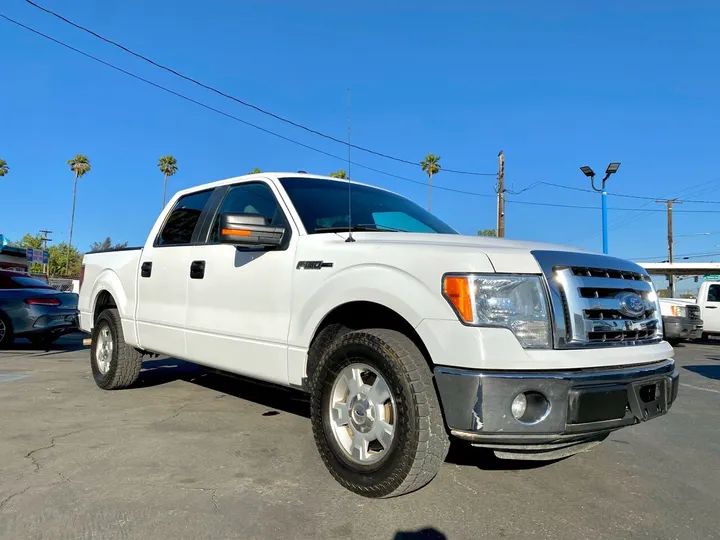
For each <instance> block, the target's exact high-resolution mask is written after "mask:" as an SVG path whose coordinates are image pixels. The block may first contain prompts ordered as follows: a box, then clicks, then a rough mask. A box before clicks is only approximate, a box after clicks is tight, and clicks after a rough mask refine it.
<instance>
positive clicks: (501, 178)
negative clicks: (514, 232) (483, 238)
mask: <svg viewBox="0 0 720 540" xmlns="http://www.w3.org/2000/svg"><path fill="white" fill-rule="evenodd" d="M497 196H498V199H497V237H498V238H505V155H504V154H503V151H502V150H500V153H499V154H498V182H497Z"/></svg>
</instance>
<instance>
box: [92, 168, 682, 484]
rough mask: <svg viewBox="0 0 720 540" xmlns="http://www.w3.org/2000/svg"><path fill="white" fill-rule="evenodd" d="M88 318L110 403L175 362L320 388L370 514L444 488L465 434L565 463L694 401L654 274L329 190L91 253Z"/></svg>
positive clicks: (249, 190)
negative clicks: (399, 498)
mask: <svg viewBox="0 0 720 540" xmlns="http://www.w3.org/2000/svg"><path fill="white" fill-rule="evenodd" d="M349 195H350V196H349ZM349 199H351V200H352V204H351V207H350V204H349ZM350 209H351V212H350V211H349V210H350ZM350 216H352V217H350ZM349 223H352V226H349ZM80 310H81V326H82V328H83V329H84V330H85V331H87V332H90V333H91V334H92V347H91V366H92V372H93V374H94V378H95V382H96V383H97V385H98V386H99V387H100V388H104V389H108V390H109V389H115V388H124V387H128V386H131V385H132V384H133V382H134V381H135V380H136V379H137V377H138V374H139V372H140V369H141V363H142V360H143V356H144V355H146V354H150V353H156V354H165V355H170V356H173V357H176V358H180V359H184V360H187V361H190V362H195V363H197V364H200V365H202V366H206V367H208V368H210V369H215V370H221V371H225V372H230V373H233V374H236V375H240V376H245V377H250V378H254V379H259V380H262V381H266V382H270V383H276V384H278V385H283V386H286V387H294V388H298V389H301V390H304V391H307V392H308V393H309V394H310V409H311V423H312V429H313V433H314V436H315V441H316V444H317V447H318V450H319V453H320V456H321V458H322V460H323V461H324V463H325V464H326V466H327V468H328V470H329V471H330V473H331V474H332V475H333V476H334V477H335V479H336V480H337V481H338V482H339V483H340V484H342V485H343V486H345V487H346V488H348V489H350V490H352V491H354V492H355V493H358V494H360V495H363V496H367V497H388V496H393V495H400V494H403V493H407V492H410V491H413V490H416V489H418V488H420V487H422V486H424V485H425V484H427V483H428V482H430V481H431V480H432V479H433V477H434V476H435V475H436V473H437V472H438V469H439V468H440V465H441V464H442V462H443V461H444V459H445V456H446V454H447V451H448V447H449V440H450V437H451V436H452V437H456V438H459V439H462V440H464V441H469V443H471V444H473V445H475V446H480V447H485V448H489V449H491V450H492V451H494V452H495V453H496V454H497V455H498V456H499V457H501V458H523V459H538V460H541V459H554V458H558V457H562V456H567V455H571V454H573V453H576V452H578V451H582V450H586V449H588V448H590V447H592V446H594V445H596V444H598V443H599V442H600V441H602V440H603V439H604V438H605V437H607V436H608V434H609V433H610V432H612V431H614V430H616V429H618V428H622V427H625V426H630V425H633V424H636V423H638V422H642V421H645V420H649V419H652V418H655V417H658V416H661V415H663V414H665V413H666V412H667V411H668V409H669V407H670V406H671V404H672V403H673V401H674V400H675V398H676V396H677V391H678V373H677V371H676V370H675V364H674V361H673V359H672V356H673V349H672V347H670V345H669V344H668V343H667V342H665V341H663V339H662V335H663V329H662V318H661V315H660V307H659V303H658V299H657V295H656V293H655V289H654V287H653V285H652V282H651V280H650V278H649V276H648V275H647V274H646V272H645V271H644V270H643V269H642V268H641V267H639V266H637V265H635V264H633V263H631V262H628V261H624V260H620V259H615V258H611V257H607V256H603V255H597V254H591V253H586V252H579V251H576V250H572V249H570V248H564V247H558V246H553V245H546V244H536V243H529V242H519V241H508V240H503V239H496V238H487V237H475V236H473V237H469V236H461V235H459V234H457V232H456V231H455V230H453V229H452V228H451V227H449V226H448V225H446V224H445V223H443V222H442V221H440V220H439V219H438V218H437V217H435V216H433V215H432V214H430V213H428V212H426V211H425V210H423V209H422V208H420V207H419V206H417V205H416V204H414V203H412V202H411V201H409V200H407V199H405V198H403V197H401V196H399V195H396V194H394V193H391V192H389V191H386V190H383V189H379V188H375V187H371V186H368V185H364V184H359V183H355V182H352V183H349V182H348V181H346V180H337V179H332V178H325V177H319V176H314V175H306V174H290V173H288V174H279V173H274V174H257V175H249V176H242V177H238V178H232V179H228V180H222V181H219V182H214V183H211V184H206V185H202V186H199V187H195V188H192V189H188V190H185V191H181V192H179V193H177V194H176V195H175V196H174V197H173V198H172V200H171V201H170V202H169V203H168V205H167V207H166V208H165V209H164V210H163V211H162V213H161V214H160V216H159V217H158V219H157V222H156V223H155V225H154V226H153V228H152V230H151V231H150V234H149V235H148V238H147V241H146V243H145V246H144V247H143V248H142V249H140V248H137V249H127V250H121V251H112V252H105V253H91V254H88V255H86V256H85V259H84V261H83V277H82V284H81V288H80Z"/></svg>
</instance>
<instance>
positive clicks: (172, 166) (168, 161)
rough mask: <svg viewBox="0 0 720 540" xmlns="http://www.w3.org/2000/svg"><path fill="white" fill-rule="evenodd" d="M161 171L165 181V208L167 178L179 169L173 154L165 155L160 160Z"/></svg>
mask: <svg viewBox="0 0 720 540" xmlns="http://www.w3.org/2000/svg"><path fill="white" fill-rule="evenodd" d="M158 167H159V168H160V172H161V173H163V175H164V178H165V179H164V181H163V208H165V193H166V191H167V179H168V177H169V176H173V175H174V174H175V173H176V172H177V171H178V166H177V160H176V159H175V158H174V157H172V156H171V155H167V156H163V157H161V158H160V159H159V160H158Z"/></svg>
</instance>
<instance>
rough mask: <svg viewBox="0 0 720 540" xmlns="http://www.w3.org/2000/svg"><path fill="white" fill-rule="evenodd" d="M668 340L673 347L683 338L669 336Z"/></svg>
mask: <svg viewBox="0 0 720 540" xmlns="http://www.w3.org/2000/svg"><path fill="white" fill-rule="evenodd" d="M666 341H667V342H668V343H669V344H670V345H672V346H673V347H677V346H678V345H680V342H681V341H682V340H681V339H678V338H668V339H667V340H666Z"/></svg>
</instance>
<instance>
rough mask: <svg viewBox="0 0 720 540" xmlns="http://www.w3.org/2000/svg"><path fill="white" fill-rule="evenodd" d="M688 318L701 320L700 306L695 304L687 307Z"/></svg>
mask: <svg viewBox="0 0 720 540" xmlns="http://www.w3.org/2000/svg"><path fill="white" fill-rule="evenodd" d="M687 316H688V319H699V318H700V306H697V305H694V304H688V305H687Z"/></svg>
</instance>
